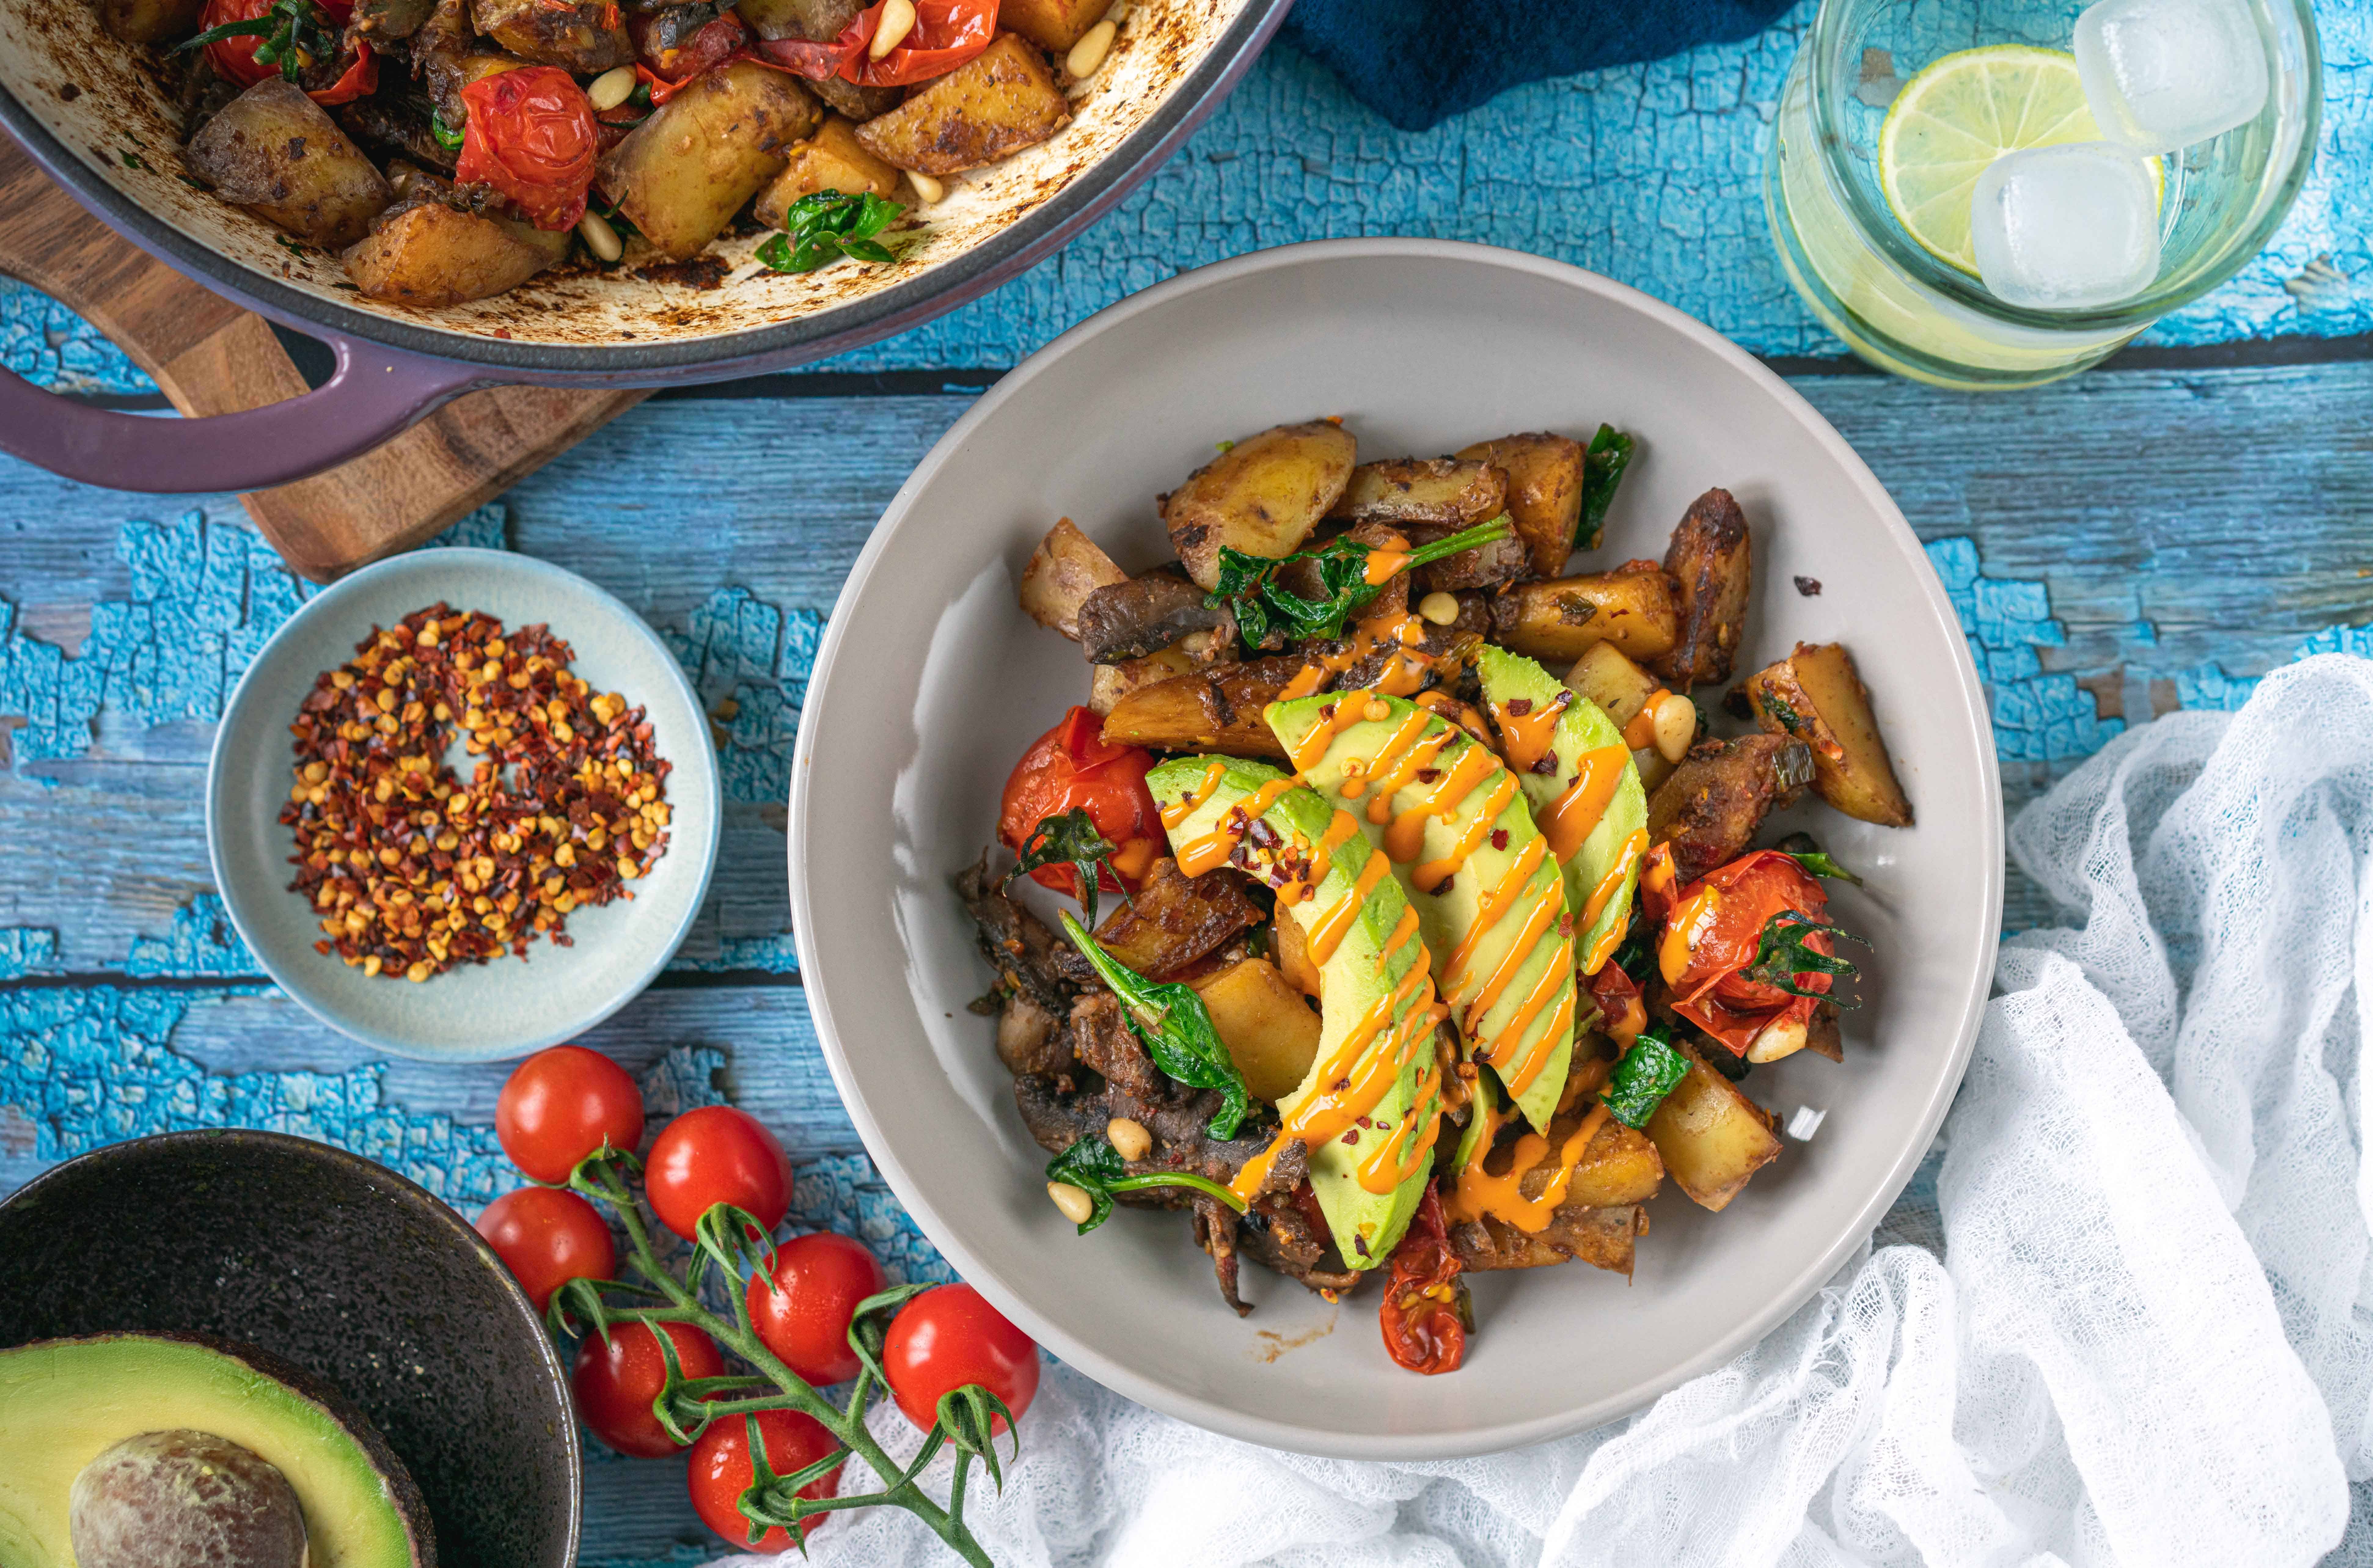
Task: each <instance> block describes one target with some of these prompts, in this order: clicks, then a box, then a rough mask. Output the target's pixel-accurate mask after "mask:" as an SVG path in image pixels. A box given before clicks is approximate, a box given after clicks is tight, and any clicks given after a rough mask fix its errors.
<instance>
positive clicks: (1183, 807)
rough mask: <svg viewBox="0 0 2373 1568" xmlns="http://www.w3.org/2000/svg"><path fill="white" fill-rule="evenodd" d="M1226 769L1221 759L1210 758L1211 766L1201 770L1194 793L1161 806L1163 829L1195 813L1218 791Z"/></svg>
mask: <svg viewBox="0 0 2373 1568" xmlns="http://www.w3.org/2000/svg"><path fill="white" fill-rule="evenodd" d="M1227 771H1228V765H1227V764H1226V763H1224V762H1222V761H1221V760H1220V759H1219V758H1218V757H1213V758H1212V759H1211V766H1209V767H1207V768H1205V769H1204V770H1203V777H1202V778H1200V779H1199V780H1198V781H1197V783H1196V785H1195V790H1194V793H1192V794H1190V795H1187V796H1185V797H1184V798H1182V799H1181V800H1179V801H1178V802H1177V803H1176V804H1175V805H1167V806H1164V807H1163V808H1162V825H1163V828H1164V829H1170V828H1175V827H1176V826H1177V825H1179V824H1180V823H1182V822H1185V821H1186V819H1187V818H1188V817H1190V816H1193V815H1194V814H1195V813H1196V812H1197V811H1198V809H1200V808H1201V806H1202V804H1203V802H1206V801H1208V800H1210V798H1211V797H1212V796H1213V795H1216V794H1218V793H1219V791H1220V779H1221V778H1222V776H1224V775H1225V774H1226V773H1227Z"/></svg>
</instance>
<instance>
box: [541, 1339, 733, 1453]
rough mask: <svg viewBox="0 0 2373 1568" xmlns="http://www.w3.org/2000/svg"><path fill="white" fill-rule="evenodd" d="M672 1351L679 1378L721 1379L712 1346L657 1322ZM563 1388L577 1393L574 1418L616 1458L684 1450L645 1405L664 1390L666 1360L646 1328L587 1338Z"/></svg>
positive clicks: (721, 1358) (720, 1360) (722, 1367)
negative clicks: (681, 1371)
mask: <svg viewBox="0 0 2373 1568" xmlns="http://www.w3.org/2000/svg"><path fill="white" fill-rule="evenodd" d="M660 1328H664V1329H666V1330H667V1337H668V1339H669V1340H671V1341H672V1343H673V1344H674V1346H675V1359H676V1364H677V1365H678V1366H680V1367H682V1368H683V1369H684V1376H685V1377H686V1378H687V1379H689V1378H696V1377H722V1376H724V1375H725V1358H724V1356H723V1355H721V1354H719V1352H718V1349H717V1341H716V1340H712V1339H710V1338H709V1337H708V1336H707V1335H706V1334H704V1333H702V1332H701V1331H700V1330H699V1329H697V1328H694V1327H692V1325H690V1324H688V1323H662V1324H660ZM569 1385H570V1387H573V1388H575V1389H576V1391H577V1413H578V1415H579V1416H580V1417H581V1418H583V1420H584V1422H585V1424H586V1425H588V1426H590V1427H591V1428H592V1429H593V1435H594V1436H596V1437H599V1438H600V1439H601V1440H602V1442H604V1443H606V1444H608V1445H610V1446H611V1447H613V1448H615V1449H616V1450H617V1451H618V1452H619V1453H621V1454H631V1455H633V1456H634V1457H636V1458H638V1459H663V1458H665V1457H668V1456H669V1455H670V1454H672V1453H674V1452H675V1451H676V1450H677V1449H679V1448H681V1447H683V1446H684V1445H682V1444H680V1443H678V1442H677V1441H676V1440H675V1439H674V1438H672V1437H670V1436H669V1435H668V1434H667V1428H665V1427H663V1426H661V1425H660V1418H659V1417H658V1416H656V1415H654V1414H652V1413H651V1401H652V1400H654V1399H656V1398H659V1397H660V1389H661V1388H663V1387H667V1361H666V1359H665V1356H664V1353H663V1352H661V1351H660V1342H659V1339H658V1337H657V1336H656V1335H654V1334H653V1333H652V1332H651V1328H650V1325H649V1324H646V1323H613V1324H612V1325H610V1337H609V1339H608V1340H603V1339H602V1336H601V1335H599V1334H588V1335H586V1336H585V1340H584V1342H583V1343H581V1344H579V1346H578V1347H577V1369H576V1371H575V1372H574V1373H573V1374H571V1375H570V1378H569Z"/></svg>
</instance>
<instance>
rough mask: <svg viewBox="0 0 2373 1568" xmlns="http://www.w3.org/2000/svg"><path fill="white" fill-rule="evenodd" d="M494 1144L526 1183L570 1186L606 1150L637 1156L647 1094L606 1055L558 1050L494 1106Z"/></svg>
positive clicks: (523, 1067)
mask: <svg viewBox="0 0 2373 1568" xmlns="http://www.w3.org/2000/svg"><path fill="white" fill-rule="evenodd" d="M495 1137H496V1138H497V1139H498V1140H500V1141H501V1143H502V1146H503V1153H506V1154H509V1156H510V1157H511V1164H515V1165H517V1166H518V1167H519V1168H520V1171H522V1172H523V1173H525V1174H526V1175H528V1176H532V1177H534V1178H535V1179H536V1180H538V1181H548V1182H553V1183H560V1182H565V1181H567V1179H568V1173H569V1172H571V1171H573V1170H575V1169H576V1168H577V1163H578V1162H579V1160H582V1159H583V1158H585V1156H586V1155H588V1154H590V1153H593V1152H594V1151H595V1150H597V1149H599V1148H601V1147H602V1145H603V1144H604V1143H607V1144H608V1145H609V1146H610V1147H611V1148H613V1149H616V1150H619V1151H621V1152H622V1153H628V1154H631V1153H634V1152H635V1149H636V1147H637V1145H639V1144H640V1143H641V1142H642V1141H643V1092H642V1091H641V1090H640V1089H637V1087H635V1081H634V1079H632V1078H631V1077H629V1076H627V1073H626V1070H625V1068H623V1067H620V1066H619V1065H618V1064H617V1063H616V1062H614V1061H612V1060H611V1059H609V1058H608V1057H605V1056H603V1055H602V1053H601V1052H600V1051H590V1050H587V1049H586V1048H585V1047H583V1046H555V1047H552V1048H551V1049H550V1050H546V1051H538V1052H536V1053H535V1055H533V1056H532V1057H530V1058H528V1059H526V1060H525V1061H523V1062H521V1063H520V1064H519V1066H518V1067H517V1068H515V1069H513V1070H512V1071H511V1075H510V1077H509V1080H508V1081H507V1082H505V1083H504V1084H503V1092H502V1095H501V1097H500V1098H498V1099H497V1100H496V1101H495Z"/></svg>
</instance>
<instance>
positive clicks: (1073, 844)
mask: <svg viewBox="0 0 2373 1568" xmlns="http://www.w3.org/2000/svg"><path fill="white" fill-rule="evenodd" d="M1112 855H1113V846H1112V845H1111V844H1110V843H1108V842H1107V841H1106V840H1105V836H1104V834H1103V833H1101V832H1100V831H1098V830H1097V827H1096V823H1095V818H1093V817H1092V816H1090V815H1089V814H1088V810H1087V808H1086V807H1085V806H1073V807H1072V808H1071V809H1070V811H1067V812H1065V813H1063V814H1062V815H1061V816H1048V817H1040V818H1039V819H1038V825H1037V826H1035V827H1034V828H1032V829H1031V830H1030V837H1027V838H1025V839H1023V841H1022V858H1021V859H1020V860H1016V861H1014V863H1013V869H1012V870H1011V871H1010V872H1006V873H1005V880H1004V881H1003V882H1001V883H998V884H997V885H998V887H999V891H1002V890H1003V889H1005V888H1008V887H1011V886H1012V885H1013V883H1014V882H1015V880H1016V879H1018V878H1021V877H1025V876H1027V875H1029V874H1030V873H1031V872H1035V871H1036V870H1037V869H1038V868H1039V867H1041V866H1064V865H1068V866H1070V867H1071V868H1072V871H1073V872H1074V873H1075V874H1076V875H1077V876H1078V877H1079V879H1080V907H1081V908H1082V909H1084V910H1086V911H1087V915H1088V924H1089V925H1090V926H1093V925H1094V924H1095V923H1096V883H1097V881H1098V878H1097V875H1096V873H1097V872H1099V871H1111V870H1112ZM1113 881H1115V882H1120V873H1119V872H1113ZM1122 885H1123V886H1124V887H1126V886H1127V885H1128V884H1127V883H1122ZM1121 901H1122V902H1123V903H1127V902H1128V894H1127V893H1123V894H1122V895H1121Z"/></svg>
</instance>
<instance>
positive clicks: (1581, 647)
mask: <svg viewBox="0 0 2373 1568" xmlns="http://www.w3.org/2000/svg"><path fill="white" fill-rule="evenodd" d="M1676 600H1677V595H1676V594H1675V592H1674V591H1673V579H1671V578H1669V577H1666V575H1665V569H1664V568H1662V567H1660V566H1658V565H1656V563H1655V562H1654V561H1631V562H1628V563H1626V564H1625V565H1624V566H1622V567H1620V568H1618V569H1616V570H1614V571H1611V572H1597V573H1595V574H1593V575H1591V576H1587V577H1561V578H1553V579H1550V580H1549V581H1548V582H1526V583H1519V584H1518V585H1517V586H1516V587H1514V589H1511V590H1510V591H1508V592H1506V593H1503V594H1502V595H1501V596H1500V597H1499V598H1498V599H1496V600H1494V601H1493V602H1492V604H1491V623H1492V626H1494V627H1495V628H1496V629H1497V631H1498V633H1499V640H1500V641H1501V642H1502V643H1503V644H1505V645H1506V646H1507V647H1508V648H1509V649H1513V650H1514V651H1515V652H1518V653H1521V654H1524V655H1525V657H1527V658H1531V659H1541V660H1548V661H1552V662H1560V663H1561V662H1563V661H1566V660H1569V659H1579V658H1581V657H1582V656H1583V654H1584V653H1586V652H1588V651H1589V650H1590V649H1592V648H1593V647H1595V646H1596V645H1597V644H1599V643H1602V642H1611V643H1613V644H1614V645H1615V646H1616V647H1617V648H1618V649H1620V650H1621V651H1622V652H1623V653H1624V654H1625V655H1626V656H1627V657H1629V658H1631V660H1633V661H1640V662H1645V661H1651V660H1655V659H1661V658H1663V657H1664V656H1665V654H1666V652H1667V651H1668V650H1670V649H1671V648H1672V646H1673V641H1674V638H1676V637H1677V636H1678V635H1679V626H1680V614H1679V606H1678V604H1677V603H1676Z"/></svg>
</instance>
